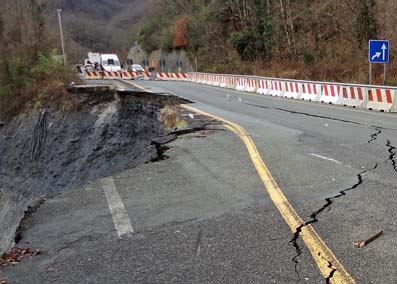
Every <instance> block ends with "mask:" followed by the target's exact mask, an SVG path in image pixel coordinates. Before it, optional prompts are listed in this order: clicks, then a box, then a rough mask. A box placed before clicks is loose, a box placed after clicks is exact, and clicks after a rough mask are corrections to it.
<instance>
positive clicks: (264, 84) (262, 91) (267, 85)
mask: <svg viewBox="0 0 397 284" xmlns="http://www.w3.org/2000/svg"><path fill="white" fill-rule="evenodd" d="M271 83H272V82H271V81H267V80H260V81H259V83H258V84H259V87H258V89H257V90H256V92H257V93H258V94H259V95H268V94H269V93H270V90H271Z"/></svg>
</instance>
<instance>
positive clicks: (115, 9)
mask: <svg viewBox="0 0 397 284" xmlns="http://www.w3.org/2000/svg"><path fill="white" fill-rule="evenodd" d="M51 5H52V8H53V11H55V9H56V8H60V9H62V10H63V24H64V29H65V34H66V36H67V37H68V39H69V41H68V44H69V46H70V48H69V50H70V51H71V52H72V54H71V56H72V58H73V59H76V60H79V59H81V58H82V57H84V56H85V54H86V52H87V51H88V50H93V51H99V52H116V53H120V54H121V55H123V56H126V54H127V51H128V49H129V48H130V47H131V45H132V44H133V43H134V39H137V36H136V35H137V34H138V33H139V31H140V27H141V23H142V21H143V19H144V10H145V1H142V0H98V1H90V0H56V1H55V2H54V3H52V4H51ZM49 18H50V23H51V25H57V24H58V23H57V20H58V19H57V17H56V13H55V12H54V13H52V14H50V15H49Z"/></svg>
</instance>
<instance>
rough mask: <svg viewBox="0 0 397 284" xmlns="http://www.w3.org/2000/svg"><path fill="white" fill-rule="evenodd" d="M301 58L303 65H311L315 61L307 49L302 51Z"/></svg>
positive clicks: (314, 57)
mask: <svg viewBox="0 0 397 284" xmlns="http://www.w3.org/2000/svg"><path fill="white" fill-rule="evenodd" d="M302 57H303V62H304V63H305V64H311V63H313V62H314V61H315V60H316V56H315V55H314V54H313V53H312V52H311V51H310V50H309V49H307V48H303V49H302Z"/></svg>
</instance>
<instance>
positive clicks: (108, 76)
mask: <svg viewBox="0 0 397 284" xmlns="http://www.w3.org/2000/svg"><path fill="white" fill-rule="evenodd" d="M120 78H121V74H120V72H118V71H111V72H110V71H102V79H103V80H115V79H120Z"/></svg>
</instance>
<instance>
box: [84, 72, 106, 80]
mask: <svg viewBox="0 0 397 284" xmlns="http://www.w3.org/2000/svg"><path fill="white" fill-rule="evenodd" d="M100 79H102V72H100V71H85V80H100Z"/></svg>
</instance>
